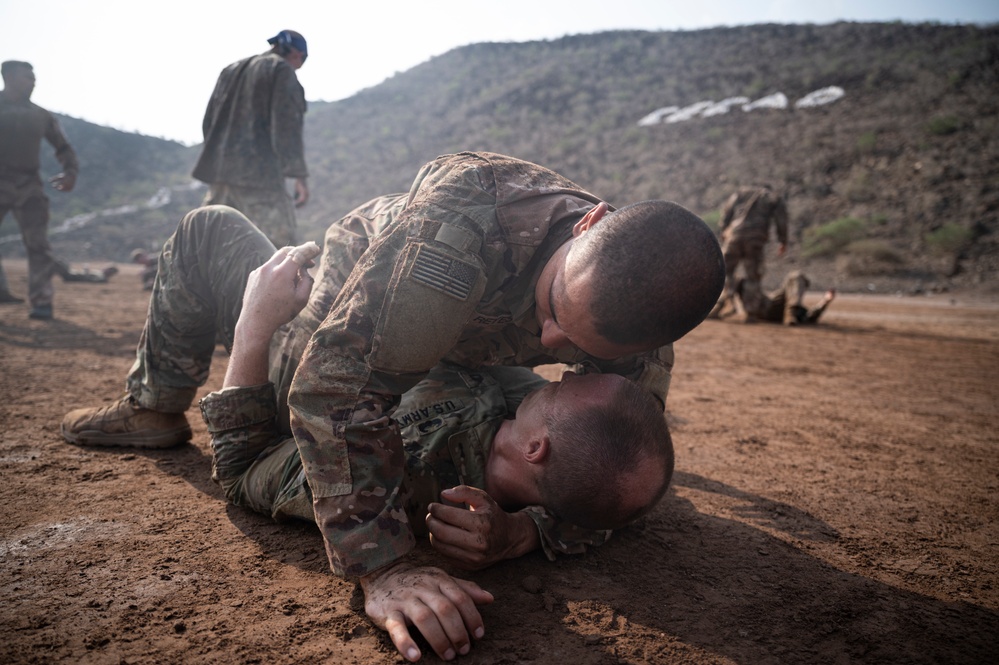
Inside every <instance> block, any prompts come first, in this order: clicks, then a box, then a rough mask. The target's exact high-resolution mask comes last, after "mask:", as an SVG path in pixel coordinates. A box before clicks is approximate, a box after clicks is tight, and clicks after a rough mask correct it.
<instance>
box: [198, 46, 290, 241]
mask: <svg viewBox="0 0 999 665" xmlns="http://www.w3.org/2000/svg"><path fill="white" fill-rule="evenodd" d="M305 110H306V103H305V91H304V90H303V89H302V86H301V84H300V83H299V82H298V77H297V76H296V74H295V70H294V69H293V68H292V66H291V65H289V64H288V63H287V62H285V60H284V58H282V57H281V56H279V55H277V54H276V53H270V52H268V53H262V54H260V55H255V56H253V57H250V58H246V59H245V60H240V61H239V62H236V63H233V64H231V65H229V66H228V67H226V68H225V69H224V70H222V73H221V74H220V75H219V78H218V82H217V83H216V85H215V90H214V92H212V96H211V99H210V100H209V102H208V108H207V110H206V111H205V118H204V122H203V123H202V128H203V130H204V135H205V144H204V147H203V148H202V151H201V156H200V157H199V159H198V163H197V165H196V166H195V167H194V177H195V178H197V179H198V180H201V181H202V182H206V183H208V184H209V186H210V189H209V191H208V194H207V196H206V197H205V201H204V204H205V205H209V204H220V205H228V206H232V207H233V208H236V209H237V210H239V211H241V212H242V213H243V214H245V215H246V216H247V217H249V218H250V219H251V220H252V221H253V222H254V223H255V224H256V225H257V226H258V227H259V228H260V230H262V231H263V232H264V234H265V235H266V236H267V237H268V238H270V240H271V242H273V243H274V244H275V245H276V246H278V247H281V246H283V245H290V244H293V243H294V241H295V226H296V224H295V206H294V203H293V201H292V199H291V196H289V194H288V192H287V190H286V189H285V182H284V179H285V178H305V177H307V176H308V170H307V169H306V166H305V154H304V149H303V143H302V127H303V123H304V116H305Z"/></svg>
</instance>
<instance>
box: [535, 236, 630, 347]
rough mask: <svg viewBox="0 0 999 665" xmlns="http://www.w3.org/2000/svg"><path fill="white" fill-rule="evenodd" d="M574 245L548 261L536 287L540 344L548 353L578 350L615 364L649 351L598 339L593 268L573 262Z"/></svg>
mask: <svg viewBox="0 0 999 665" xmlns="http://www.w3.org/2000/svg"><path fill="white" fill-rule="evenodd" d="M572 242H574V241H570V242H567V243H566V244H564V245H563V246H562V247H560V248H559V249H558V250H557V251H556V252H555V254H554V255H553V256H552V258H551V259H550V260H549V261H548V264H547V265H546V266H545V269H544V270H543V271H542V273H541V277H540V278H539V279H538V283H537V285H536V287H535V294H534V295H535V316H536V317H537V319H538V326H539V327H540V328H541V343H542V344H543V345H544V346H546V347H547V348H549V349H561V348H565V347H570V346H575V347H576V348H578V349H581V350H582V351H584V352H586V353H587V354H589V355H591V356H593V357H594V358H602V359H606V360H613V359H615V358H621V357H623V356H627V355H630V354H633V353H637V352H639V351H644V350H646V349H644V348H641V347H634V346H630V347H629V346H622V345H620V344H615V343H613V342H610V341H609V340H607V339H605V338H604V337H603V336H601V335H599V334H598V333H597V331H596V329H595V328H594V326H593V317H592V316H591V315H590V299H591V294H592V292H593V284H594V280H595V279H598V277H597V276H596V275H594V271H593V267H592V266H591V265H586V264H584V263H583V262H582V261H581V260H577V261H573V257H572Z"/></svg>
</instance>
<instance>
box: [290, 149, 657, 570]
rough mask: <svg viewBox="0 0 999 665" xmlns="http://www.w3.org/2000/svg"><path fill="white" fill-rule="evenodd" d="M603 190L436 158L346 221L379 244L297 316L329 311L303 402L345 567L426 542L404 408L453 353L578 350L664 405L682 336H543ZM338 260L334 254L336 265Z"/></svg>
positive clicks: (478, 360) (366, 564)
mask: <svg viewBox="0 0 999 665" xmlns="http://www.w3.org/2000/svg"><path fill="white" fill-rule="evenodd" d="M598 202H599V199H598V198H596V197H595V196H593V195H592V194H589V193H588V192H585V191H583V190H581V189H580V188H579V187H578V186H576V185H575V184H573V183H572V182H570V181H568V180H566V179H565V178H563V177H561V176H559V175H558V174H556V173H553V172H552V171H549V170H547V169H544V168H541V167H539V166H537V165H534V164H530V163H528V162H523V161H519V160H515V159H512V158H509V157H504V156H501V155H492V154H484V153H480V154H473V153H462V154H459V155H449V156H445V157H441V158H438V159H437V160H435V161H433V162H431V163H429V164H427V165H426V166H425V167H424V168H423V169H422V170H421V172H420V173H419V174H418V176H417V178H416V180H415V182H414V183H413V186H412V188H411V190H410V192H409V193H408V194H407V195H397V196H394V197H388V198H383V199H379V200H376V201H375V202H372V203H371V204H368V205H367V206H365V207H364V208H362V209H360V210H358V211H355V212H353V213H351V214H350V215H348V216H347V217H346V218H345V220H343V222H341V223H340V224H338V225H335V226H334V227H333V229H331V232H332V233H333V234H334V237H335V236H338V235H341V234H342V233H344V232H345V228H346V227H349V226H354V227H357V228H363V227H372V228H374V230H375V231H376V233H377V235H375V236H374V237H372V238H370V244H367V240H368V239H365V238H360V237H358V238H356V241H357V242H358V248H357V249H358V250H360V249H362V248H363V246H365V245H367V249H366V251H365V252H364V255H363V257H361V258H360V260H359V261H358V267H357V269H355V270H353V271H352V272H351V273H350V275H349V276H348V277H347V280H346V283H345V286H344V289H343V291H342V296H341V297H339V298H337V299H336V301H335V302H331V303H330V305H331V306H332V309H331V310H330V312H329V314H328V316H325V317H323V316H320V315H319V313H320V312H324V311H326V310H325V308H326V307H327V300H326V298H329V297H332V293H333V292H332V291H330V292H329V293H328V294H323V293H319V294H315V293H314V294H313V298H312V302H310V304H309V305H308V307H307V308H306V311H305V312H304V313H303V315H302V316H300V317H299V318H300V319H301V321H299V320H296V322H295V323H296V324H298V323H303V324H306V330H308V328H309V327H310V326H309V324H314V323H315V321H317V320H319V321H322V323H321V325H319V327H318V329H317V330H316V331H315V333H314V334H313V335H312V336H311V341H309V343H308V347H307V348H306V350H305V353H304V355H303V356H302V360H301V363H300V364H299V366H298V370H297V372H296V373H295V375H294V380H293V382H292V385H291V391H290V394H289V396H288V403H289V406H290V408H291V412H292V417H291V424H292V429H293V432H294V436H295V439H296V441H297V443H298V447H299V451H300V453H301V457H302V462H303V466H304V473H305V476H306V478H307V479H308V482H309V487H310V490H311V492H312V495H313V506H314V512H315V516H316V522H317V524H318V525H319V527H320V530H321V531H322V533H323V536H324V540H325V543H326V548H327V554H328V556H329V559H330V563H331V566H332V567H333V570H334V571H335V572H337V573H338V574H342V575H364V574H366V573H368V572H371V571H373V570H375V569H377V568H380V567H382V566H384V565H387V564H389V563H391V562H393V561H395V560H397V559H398V558H400V557H402V556H403V555H405V554H406V553H407V552H408V551H409V550H410V549H411V548H412V546H413V543H414V539H413V535H412V528H411V526H410V524H409V521H408V519H407V516H406V510H405V500H404V496H403V493H402V490H403V481H404V476H405V474H404V469H405V467H406V464H405V448H404V446H403V442H402V439H401V438H400V435H399V431H398V428H397V427H396V426H395V425H394V424H393V421H392V418H391V416H392V414H393V413H394V411H395V409H396V407H397V406H398V404H399V398H400V396H401V395H402V394H403V393H405V392H406V391H407V390H408V389H410V388H412V387H413V386H414V385H416V384H417V383H418V382H419V381H420V380H421V379H423V378H424V377H425V376H426V374H427V373H428V372H429V371H430V370H431V369H432V368H434V366H435V365H437V364H438V363H439V362H441V361H445V362H448V363H452V364H455V365H460V366H463V367H468V368H478V367H482V366H487V365H515V366H526V367H533V366H536V365H541V364H547V363H566V364H569V365H574V366H577V369H579V370H580V371H586V370H591V371H604V372H615V373H618V374H622V375H624V376H628V377H630V378H633V379H635V380H637V381H638V382H639V383H640V384H641V385H644V386H646V387H647V388H648V389H650V390H651V391H653V392H654V393H656V394H657V395H658V396H659V398H660V399H662V400H663V401H664V402H665V395H666V391H667V390H668V386H669V376H670V370H671V367H672V362H673V351H672V347H671V346H666V347H663V348H661V349H657V350H655V351H653V352H650V353H646V354H640V355H634V356H629V357H626V358H621V359H618V360H617V361H606V360H598V359H595V358H592V357H590V356H588V355H587V354H585V353H584V352H582V351H580V350H579V349H577V348H574V347H568V348H563V349H558V350H552V349H547V348H545V347H543V346H542V344H541V340H540V328H539V325H538V321H537V320H536V317H535V285H536V283H537V280H538V278H539V275H540V273H541V271H542V269H543V268H544V266H545V263H546V262H547V261H548V259H549V258H550V257H551V255H552V254H553V253H554V252H555V250H556V249H557V248H558V247H559V246H560V245H562V244H563V243H564V242H565V241H566V240H568V239H569V238H570V237H571V233H572V225H573V223H575V222H576V221H578V220H579V219H580V217H581V216H582V215H583V214H585V213H586V212H587V211H588V210H590V209H591V208H593V207H594V206H595V205H596V204H597V203H598ZM379 229H380V230H379ZM329 245H330V240H329V237H328V239H327V251H328V249H329ZM327 261H328V257H327V256H325V255H324V257H323V269H324V270H326V269H327ZM345 265H346V264H345ZM335 269H338V270H341V271H342V270H344V269H345V266H344V265H341V266H337V267H336V268H335ZM320 281H326V280H323V279H321V280H320ZM314 305H318V306H319V307H318V311H317V310H316V309H314ZM294 342H295V343H299V344H301V343H304V337H302V338H299V339H298V340H295V341H294ZM272 364H273V363H272ZM357 460H364V462H363V464H359V463H358V462H357Z"/></svg>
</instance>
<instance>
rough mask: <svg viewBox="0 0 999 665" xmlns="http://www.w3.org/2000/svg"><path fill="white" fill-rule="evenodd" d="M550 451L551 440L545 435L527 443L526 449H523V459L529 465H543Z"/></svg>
mask: <svg viewBox="0 0 999 665" xmlns="http://www.w3.org/2000/svg"><path fill="white" fill-rule="evenodd" d="M550 450H551V439H549V438H548V434H547V433H546V434H544V435H543V436H540V437H536V438H533V439H531V440H530V441H528V442H527V447H526V448H524V459H525V460H526V461H527V462H528V463H530V464H543V463H544V462H545V461H546V460H547V459H548V452H549V451H550Z"/></svg>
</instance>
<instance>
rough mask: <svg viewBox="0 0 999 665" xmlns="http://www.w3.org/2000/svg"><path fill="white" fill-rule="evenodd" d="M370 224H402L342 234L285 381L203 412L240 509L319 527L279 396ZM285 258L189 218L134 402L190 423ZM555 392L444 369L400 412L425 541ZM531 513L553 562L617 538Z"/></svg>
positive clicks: (257, 236) (224, 218) (242, 392)
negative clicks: (251, 296) (220, 355)
mask: <svg viewBox="0 0 999 665" xmlns="http://www.w3.org/2000/svg"><path fill="white" fill-rule="evenodd" d="M387 200H395V199H394V198H393V197H388V198H387ZM366 213H380V214H379V215H378V217H377V219H378V221H379V223H389V222H390V221H391V220H392V219H394V218H393V217H392V215H391V214H390V210H388V209H385V208H383V207H382V206H381V205H380V203H378V202H375V203H374V204H371V205H369V206H365V207H363V208H360V209H358V210H356V211H355V212H354V213H353V214H352V215H351V216H348V217H347V218H345V219H344V220H342V221H341V222H340V223H338V224H336V225H334V226H332V227H330V230H329V232H328V234H327V245H326V248H325V254H324V256H323V259H322V262H321V265H320V267H319V269H318V273H317V280H316V285H315V286H314V288H313V291H312V295H311V297H310V302H309V305H308V306H307V308H306V309H305V310H303V312H302V313H301V314H300V315H299V316H298V317H297V318H296V319H295V321H293V322H292V324H290V325H288V326H285V327H283V328H282V329H281V330H279V331H278V333H277V334H275V336H274V341H273V342H272V344H271V357H272V358H273V359H276V360H275V361H272V363H271V379H272V382H270V383H268V384H266V385H265V386H255V387H249V388H231V389H227V390H223V391H220V392H217V393H212V394H210V395H209V396H207V397H205V398H204V399H203V400H202V403H201V407H202V413H203V414H204V416H205V419H206V422H207V423H208V425H209V431H210V432H211V433H212V447H213V449H214V450H215V459H214V472H213V475H214V477H215V478H216V480H218V481H219V482H220V483H221V484H222V486H223V487H224V488H225V489H226V494H227V496H228V497H229V498H230V499H231V500H232V501H233V502H234V503H236V504H238V505H244V506H248V507H250V508H253V509H255V510H258V511H261V512H265V513H268V514H272V515H273V516H275V517H298V518H301V519H307V520H314V519H315V518H314V514H313V509H312V502H311V495H310V494H309V488H308V485H307V483H306V480H305V475H304V471H303V470H302V463H301V457H300V455H299V454H298V451H297V448H296V447H295V443H294V439H292V438H290V435H289V431H290V430H289V428H288V423H287V409H286V405H285V404H284V401H283V399H284V398H281V399H279V398H278V397H277V396H278V395H287V393H288V386H287V382H289V381H290V380H291V376H292V374H293V373H294V366H295V364H296V363H295V361H297V357H294V358H291V357H288V356H287V355H285V354H286V353H292V354H294V353H296V351H295V349H298V348H301V347H302V346H303V345H304V343H303V344H299V340H301V339H302V338H301V337H298V336H296V333H298V334H301V333H302V332H303V331H308V330H309V329H310V328H315V327H316V326H318V322H317V318H318V316H319V311H320V310H322V308H324V307H325V308H326V309H327V310H328V309H329V306H330V305H329V304H327V303H332V301H333V298H334V297H335V294H336V293H337V292H338V291H339V285H340V284H342V283H343V281H344V280H345V278H346V274H347V272H346V271H345V269H344V266H345V262H347V261H356V259H357V257H358V256H359V255H360V253H362V252H363V247H364V246H366V245H367V240H368V234H370V235H371V236H373V235H374V234H375V233H376V231H377V230H378V229H379V228H380V225H373V224H372V223H371V220H369V219H367V218H365V217H364V216H363V215H364V214H366ZM273 253H274V246H273V245H272V244H271V243H270V242H269V241H268V240H267V238H266V237H264V235H263V234H262V233H261V232H260V231H259V230H258V229H257V228H256V227H255V226H254V225H253V224H251V223H250V222H249V220H248V219H247V218H246V217H245V216H243V215H242V214H241V213H239V212H238V211H236V210H233V209H231V208H228V207H225V206H208V207H204V208H199V209H197V210H194V211H192V212H190V213H188V214H187V215H186V216H185V217H184V219H183V220H182V221H181V223H180V225H179V226H178V228H177V231H176V232H175V233H174V234H173V236H171V237H170V239H169V240H167V242H166V244H165V245H164V247H163V252H162V253H161V255H160V264H159V270H158V271H157V276H156V281H155V285H154V288H153V293H152V296H151V298H150V303H149V311H148V315H147V319H146V326H145V328H144V330H143V332H142V336H141V339H140V342H139V345H138V349H137V352H136V361H135V364H134V365H133V367H132V370H131V372H130V373H129V376H128V379H127V390H128V392H129V393H130V394H131V395H132V396H133V397H134V398H135V399H136V400H137V401H138V403H139V404H141V405H142V406H144V407H146V408H150V409H154V410H156V411H161V412H164V413H183V412H184V411H186V410H187V408H188V407H189V406H190V404H191V402H192V401H193V399H194V396H195V393H196V391H197V388H198V387H199V386H201V385H203V384H204V383H205V381H206V380H207V378H208V372H209V369H210V367H211V361H212V356H213V354H214V348H215V343H216V340H220V341H221V342H222V343H223V344H224V345H225V347H226V349H227V350H231V349H232V343H233V335H234V331H235V325H236V321H237V319H238V318H239V312H240V310H241V307H242V295H243V291H244V290H245V288H246V280H247V276H248V275H249V273H250V272H252V271H253V270H254V269H256V268H257V267H259V266H260V265H261V264H263V263H264V262H265V261H266V260H267V259H268V258H270V256H271V255H272V254H273ZM220 257H224V259H225V260H219V258H220ZM351 265H352V264H351ZM304 339H305V340H307V339H308V338H307V336H306V337H305V338H304ZM544 383H545V382H544V380H543V379H540V378H539V377H538V376H537V375H535V374H534V373H533V372H530V371H529V370H526V369H522V368H509V367H494V368H483V369H482V370H481V371H477V372H472V371H463V370H461V369H460V368H457V367H449V368H446V369H445V368H443V367H438V368H437V370H436V371H435V372H434V373H433V374H432V375H431V376H430V377H428V378H427V379H425V380H423V381H422V382H421V383H420V384H419V385H418V386H416V387H415V388H414V389H412V390H410V391H409V392H408V393H407V394H406V396H405V397H404V398H403V405H402V406H401V407H400V409H399V410H398V411H397V412H396V419H397V420H398V422H399V425H400V426H401V427H402V431H403V434H404V436H405V440H406V441H407V444H406V453H405V455H404V458H405V460H406V463H404V464H403V473H404V475H405V477H406V479H407V480H406V485H405V487H404V488H401V489H403V490H405V491H404V494H411V496H410V498H408V499H407V500H406V501H405V510H406V511H407V512H409V514H411V515H421V518H420V519H419V520H417V521H415V522H413V524H414V527H415V528H416V529H417V530H419V529H421V528H422V527H423V521H422V514H425V510H426V505H427V504H428V503H429V502H430V501H436V500H439V492H440V489H442V488H446V487H453V486H455V485H457V484H460V483H466V484H470V485H473V486H475V487H480V488H481V487H483V485H484V464H485V460H486V459H487V456H488V451H489V446H490V445H491V443H492V437H493V434H494V433H495V431H496V428H497V427H498V426H499V422H500V421H501V420H502V419H503V418H504V417H505V416H506V415H507V414H508V413H513V412H514V411H515V410H516V407H517V405H518V404H519V402H520V400H521V399H522V398H523V396H524V395H526V394H527V393H528V392H530V391H531V390H533V389H534V388H536V387H538V385H543V384H544ZM431 416H432V417H431ZM258 458H259V459H258ZM353 463H354V464H355V465H356V466H357V467H364V466H373V468H372V469H370V470H369V471H368V472H369V473H371V474H374V475H377V474H378V473H379V472H380V471H381V470H380V469H379V468H378V467H377V466H376V465H378V464H381V460H380V459H379V458H378V456H373V457H371V458H366V457H364V456H359V457H357V458H356V459H355V460H353ZM358 490H359V491H364V488H358ZM420 511H424V512H423V513H421V512H420ZM525 512H527V513H528V514H529V516H530V517H531V518H532V519H533V520H534V521H535V522H536V523H537V525H538V527H539V532H540V534H541V541H542V546H543V547H544V550H545V552H546V553H547V554H548V556H549V557H553V556H554V553H555V552H561V553H578V552H582V551H583V550H584V549H585V546H586V545H598V544H601V543H603V542H604V541H605V540H606V539H607V537H608V536H609V532H606V531H588V530H585V529H579V528H577V527H575V526H573V525H571V524H567V523H565V522H561V521H559V520H557V519H555V518H554V517H553V516H552V515H550V514H548V513H547V512H546V511H544V509H542V508H541V507H539V506H535V507H530V508H527V509H525ZM406 528H407V530H408V526H407V527H406ZM417 533H419V531H417Z"/></svg>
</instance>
